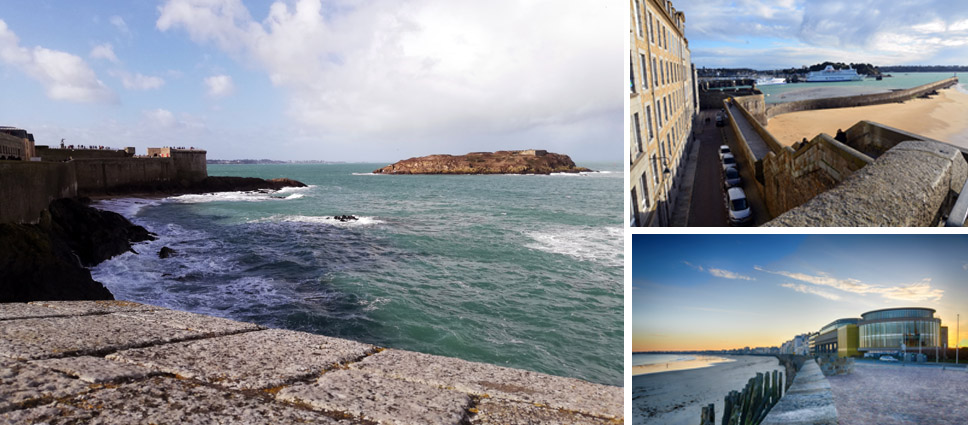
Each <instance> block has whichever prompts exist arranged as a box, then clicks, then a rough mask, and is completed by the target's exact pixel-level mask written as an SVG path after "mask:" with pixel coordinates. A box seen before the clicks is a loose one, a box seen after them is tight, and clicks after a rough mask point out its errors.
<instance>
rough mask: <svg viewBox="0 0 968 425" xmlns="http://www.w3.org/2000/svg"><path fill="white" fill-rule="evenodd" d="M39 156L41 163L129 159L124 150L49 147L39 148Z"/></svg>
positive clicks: (37, 148)
mask: <svg viewBox="0 0 968 425" xmlns="http://www.w3.org/2000/svg"><path fill="white" fill-rule="evenodd" d="M36 150H37V156H39V157H40V159H41V161H54V162H57V161H67V160H70V159H111V158H127V157H129V156H130V155H128V154H127V153H126V152H125V151H123V150H120V151H119V150H110V149H53V148H50V147H49V146H37V147H36Z"/></svg>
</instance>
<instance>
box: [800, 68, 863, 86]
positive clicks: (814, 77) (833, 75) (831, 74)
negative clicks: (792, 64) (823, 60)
mask: <svg viewBox="0 0 968 425" xmlns="http://www.w3.org/2000/svg"><path fill="white" fill-rule="evenodd" d="M862 79H864V77H862V76H861V75H859V74H857V70H856V69H853V68H851V67H847V69H840V70H837V69H834V67H833V65H827V67H826V68H824V70H823V71H813V72H811V73H809V74H807V82H808V83H831V82H836V81H860V80H862Z"/></svg>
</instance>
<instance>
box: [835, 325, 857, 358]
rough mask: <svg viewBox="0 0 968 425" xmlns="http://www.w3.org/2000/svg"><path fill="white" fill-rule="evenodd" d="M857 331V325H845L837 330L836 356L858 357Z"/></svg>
mask: <svg viewBox="0 0 968 425" xmlns="http://www.w3.org/2000/svg"><path fill="white" fill-rule="evenodd" d="M858 335H859V330H858V328H857V325H845V326H841V327H839V328H837V356H838V357H859V356H860V351H858V350H857V348H858V347H859V346H860V340H859V338H858Z"/></svg>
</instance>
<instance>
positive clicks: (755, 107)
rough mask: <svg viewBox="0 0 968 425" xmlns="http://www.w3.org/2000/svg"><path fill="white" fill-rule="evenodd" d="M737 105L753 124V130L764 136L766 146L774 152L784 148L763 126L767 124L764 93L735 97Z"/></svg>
mask: <svg viewBox="0 0 968 425" xmlns="http://www.w3.org/2000/svg"><path fill="white" fill-rule="evenodd" d="M734 100H735V103H736V107H737V108H739V110H740V112H741V113H742V114H743V116H745V117H746V120H747V121H749V123H750V125H752V126H753V130H756V133H757V134H759V135H760V137H762V138H763V141H764V142H766V146H767V147H768V148H770V150H771V151H773V152H779V151H780V150H782V149H783V145H781V144H780V142H779V141H777V140H776V137H773V134H772V133H770V132H769V131H767V130H766V128H765V127H763V126H764V125H765V124H766V115H765V109H764V108H765V106H764V105H765V103H763V95H762V94H760V95H753V96H746V97H742V98H734Z"/></svg>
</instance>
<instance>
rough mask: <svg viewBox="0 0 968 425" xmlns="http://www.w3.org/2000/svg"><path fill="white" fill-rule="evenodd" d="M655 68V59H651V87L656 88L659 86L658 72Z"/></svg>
mask: <svg viewBox="0 0 968 425" xmlns="http://www.w3.org/2000/svg"><path fill="white" fill-rule="evenodd" d="M657 69H658V68H656V66H655V57H654V56H653V57H652V86H653V87H657V86H658V85H659V71H658V70H657Z"/></svg>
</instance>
